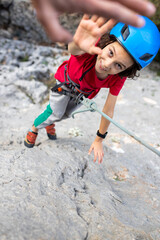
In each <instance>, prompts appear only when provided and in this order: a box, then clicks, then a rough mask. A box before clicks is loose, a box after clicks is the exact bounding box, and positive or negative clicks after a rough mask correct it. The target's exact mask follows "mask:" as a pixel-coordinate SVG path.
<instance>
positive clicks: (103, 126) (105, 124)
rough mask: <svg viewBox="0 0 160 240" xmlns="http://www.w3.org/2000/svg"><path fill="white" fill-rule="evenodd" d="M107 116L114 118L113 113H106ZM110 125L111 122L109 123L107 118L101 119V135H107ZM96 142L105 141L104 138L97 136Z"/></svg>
mask: <svg viewBox="0 0 160 240" xmlns="http://www.w3.org/2000/svg"><path fill="white" fill-rule="evenodd" d="M105 114H107V115H108V116H109V117H110V118H113V113H107V112H105ZM109 125H110V121H108V120H107V119H106V118H104V117H102V118H101V122H100V126H99V132H100V133H101V134H105V133H106V132H107V131H108V128H109ZM96 140H97V141H103V138H101V137H99V136H96Z"/></svg>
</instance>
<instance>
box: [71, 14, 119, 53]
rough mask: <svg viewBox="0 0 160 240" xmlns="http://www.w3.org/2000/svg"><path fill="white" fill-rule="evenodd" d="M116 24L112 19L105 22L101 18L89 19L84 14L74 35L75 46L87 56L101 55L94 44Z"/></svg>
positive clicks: (93, 17) (94, 16)
mask: <svg viewBox="0 0 160 240" xmlns="http://www.w3.org/2000/svg"><path fill="white" fill-rule="evenodd" d="M115 24H116V21H115V20H114V19H110V20H109V21H107V22H106V19H105V18H103V17H98V16H96V15H93V16H92V17H91V18H90V17H89V16H88V15H87V14H85V15H84V16H83V18H82V20H81V22H80V24H79V26H78V28H77V30H76V33H75V35H74V38H73V40H74V42H75V44H76V45H77V46H78V47H79V48H80V49H81V50H82V51H84V52H86V53H89V54H101V51H102V50H101V49H100V48H99V47H96V46H95V44H96V43H97V41H98V40H99V38H100V37H101V36H102V35H103V34H104V33H106V32H107V31H108V30H110V29H112V27H113V26H114V25H115Z"/></svg>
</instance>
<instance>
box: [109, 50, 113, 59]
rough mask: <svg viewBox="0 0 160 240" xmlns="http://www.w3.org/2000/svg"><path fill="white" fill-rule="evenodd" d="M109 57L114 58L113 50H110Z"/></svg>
mask: <svg viewBox="0 0 160 240" xmlns="http://www.w3.org/2000/svg"><path fill="white" fill-rule="evenodd" d="M109 56H110V57H113V51H112V50H111V49H110V50H109Z"/></svg>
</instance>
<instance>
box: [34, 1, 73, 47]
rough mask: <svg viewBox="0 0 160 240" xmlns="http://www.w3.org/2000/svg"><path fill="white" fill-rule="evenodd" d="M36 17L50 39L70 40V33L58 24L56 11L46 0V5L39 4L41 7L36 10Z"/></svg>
mask: <svg viewBox="0 0 160 240" xmlns="http://www.w3.org/2000/svg"><path fill="white" fill-rule="evenodd" d="M38 19H39V21H40V22H41V23H42V25H43V27H44V28H45V31H46V33H47V34H48V36H49V37H50V39H51V40H52V41H54V42H56V41H57V42H70V41H72V35H71V34H70V33H69V32H68V31H67V30H65V29H64V28H63V27H62V26H61V25H60V23H59V20H58V13H57V12H56V11H55V9H53V8H51V7H50V5H49V4H48V3H47V2H46V5H44V6H43V5H41V9H39V11H38Z"/></svg>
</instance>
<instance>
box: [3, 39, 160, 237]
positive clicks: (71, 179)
mask: <svg viewBox="0 0 160 240" xmlns="http://www.w3.org/2000/svg"><path fill="white" fill-rule="evenodd" d="M26 55H27V56H28V57H26ZM62 55H63V56H62ZM0 56H1V61H0V62H1V64H0V109H1V111H0V122H1V124H0V133H1V134H0V240H15V239H16V240H40V239H43V240H71V239H73V240H120V239H123V240H159V239H160V238H159V236H160V231H159V226H160V218H159V216H160V204H159V203H160V175H159V171H160V167H159V157H158V156H157V155H155V154H153V153H152V152H150V151H149V150H148V149H146V148H144V147H143V146H141V145H140V144H139V143H137V142H135V141H134V140H133V139H131V138H130V137H129V136H127V135H126V134H124V133H123V132H122V131H120V130H119V129H117V128H116V127H114V126H113V125H111V126H110V130H109V135H108V137H107V138H106V139H105V140H104V144H103V146H104V154H105V155H104V160H103V163H102V164H101V165H100V164H98V163H94V162H93V158H94V157H93V155H92V154H91V156H88V150H89V148H90V145H91V143H92V141H93V140H94V138H95V134H96V130H97V127H98V123H99V121H100V116H99V114H98V113H90V112H88V113H84V114H77V115H75V119H72V118H71V119H66V120H64V121H61V122H57V123H56V133H57V140H56V141H51V140H48V138H47V135H46V131H45V129H43V130H41V131H40V132H39V134H38V137H37V141H36V145H35V147H34V148H33V149H27V148H26V147H25V146H24V145H23V141H24V138H25V136H26V133H27V130H28V129H29V128H30V127H31V126H32V124H33V121H34V119H35V118H36V117H37V116H38V115H39V114H40V113H41V112H42V111H43V110H44V109H45V107H46V106H47V102H45V103H44V101H43V100H45V98H46V97H48V94H49V89H48V88H47V85H46V81H45V79H47V78H48V74H49V72H50V73H54V72H55V71H56V69H57V67H58V66H59V64H60V63H61V62H62V61H63V60H66V59H67V58H68V57H69V55H67V54H66V52H64V51H63V50H60V49H56V48H51V47H44V46H38V45H34V44H29V43H27V42H25V41H17V40H8V39H1V40H0ZM22 60H23V61H22ZM13 61H15V63H18V64H19V66H15V65H14V64H13ZM42 65H43V67H42ZM31 73H32V74H34V77H33V78H32V77H31ZM27 74H28V75H27ZM38 74H42V75H43V77H42V78H38V79H37V77H38ZM27 76H28V77H27ZM40 81H41V82H40ZM107 93H108V90H106V89H103V90H102V91H101V92H100V94H99V95H98V97H97V98H96V99H95V102H96V103H97V105H98V107H99V108H100V109H102V108H103V104H104V101H105V99H106V95H107ZM159 95H160V81H159V78H158V77H157V76H156V73H155V72H153V71H151V70H150V69H149V68H146V69H145V70H144V71H143V72H142V74H141V77H140V78H139V79H138V80H137V81H131V80H128V81H126V83H125V86H124V88H123V89H122V91H121V93H120V95H119V97H118V100H117V106H116V110H115V117H114V118H115V120H116V121H117V122H120V123H121V124H123V125H124V126H125V127H126V128H128V129H129V130H131V131H133V132H135V133H138V135H139V136H140V137H142V138H143V139H145V140H146V141H147V142H150V143H152V144H153V145H154V146H155V147H156V148H159V142H160V136H159V134H158V132H159V126H160V122H159V113H160V105H159ZM42 102H43V104H42ZM35 103H36V104H35ZM70 129H79V130H80V131H81V132H83V134H77V135H76V136H75V135H74V134H72V135H71V134H69V133H70V132H71V130H70ZM149 133H150V134H149Z"/></svg>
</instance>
